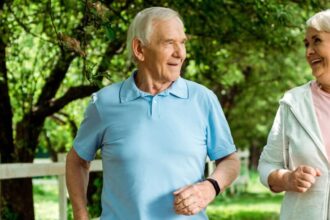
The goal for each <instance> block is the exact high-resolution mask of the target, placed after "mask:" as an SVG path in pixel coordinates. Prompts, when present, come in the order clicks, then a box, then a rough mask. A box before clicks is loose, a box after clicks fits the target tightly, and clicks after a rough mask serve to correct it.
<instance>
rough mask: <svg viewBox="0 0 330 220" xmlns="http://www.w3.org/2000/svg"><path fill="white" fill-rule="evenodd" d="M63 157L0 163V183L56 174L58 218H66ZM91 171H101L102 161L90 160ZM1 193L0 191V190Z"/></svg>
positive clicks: (62, 155)
mask: <svg viewBox="0 0 330 220" xmlns="http://www.w3.org/2000/svg"><path fill="white" fill-rule="evenodd" d="M65 157H66V154H59V155H58V160H59V162H56V163H13V164H0V184H1V180H4V179H15V178H24V177H37V176H58V190H59V219H67V189H66V183H65ZM90 171H91V172H95V171H102V161H101V160H94V161H92V162H91V167H90ZM0 194H1V191H0ZM0 218H1V217H0Z"/></svg>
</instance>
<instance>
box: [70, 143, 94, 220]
mask: <svg viewBox="0 0 330 220" xmlns="http://www.w3.org/2000/svg"><path fill="white" fill-rule="evenodd" d="M89 167H90V163H89V162H88V161H85V160H83V159H82V158H80V157H79V156H78V154H77V152H76V151H75V150H74V149H73V148H72V149H71V150H70V151H69V153H68V155H67V158H66V175H65V176H66V184H67V188H68V192H69V196H70V200H71V203H72V209H73V216H74V219H79V220H85V219H88V211H87V207H86V205H87V198H86V194H87V186H88V179H89Z"/></svg>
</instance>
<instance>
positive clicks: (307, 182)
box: [284, 165, 321, 193]
mask: <svg viewBox="0 0 330 220" xmlns="http://www.w3.org/2000/svg"><path fill="white" fill-rule="evenodd" d="M284 175H285V177H284V179H285V185H286V186H285V188H287V191H294V192H302V193H303V192H306V191H307V190H308V189H309V188H311V187H312V186H313V185H314V183H315V181H316V177H317V176H321V172H320V170H319V169H317V168H313V167H310V166H304V165H302V166H299V167H297V168H296V169H295V170H294V171H292V172H288V173H286V174H284Z"/></svg>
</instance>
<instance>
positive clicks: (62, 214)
mask: <svg viewBox="0 0 330 220" xmlns="http://www.w3.org/2000/svg"><path fill="white" fill-rule="evenodd" d="M57 158H58V162H65V159H66V154H65V153H59V154H58V155H57ZM64 170H65V167H64ZM58 194H59V219H61V220H62V219H63V220H67V219H68V217H67V203H68V202H67V197H66V196H67V190H66V183H65V172H64V175H59V176H58Z"/></svg>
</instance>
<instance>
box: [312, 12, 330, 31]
mask: <svg viewBox="0 0 330 220" xmlns="http://www.w3.org/2000/svg"><path fill="white" fill-rule="evenodd" d="M306 24H307V27H309V28H314V29H316V30H318V31H325V32H330V9H327V10H324V11H321V12H318V13H316V14H315V15H313V16H312V17H311V18H310V19H308V20H307V22H306Z"/></svg>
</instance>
